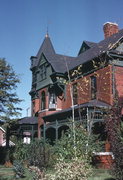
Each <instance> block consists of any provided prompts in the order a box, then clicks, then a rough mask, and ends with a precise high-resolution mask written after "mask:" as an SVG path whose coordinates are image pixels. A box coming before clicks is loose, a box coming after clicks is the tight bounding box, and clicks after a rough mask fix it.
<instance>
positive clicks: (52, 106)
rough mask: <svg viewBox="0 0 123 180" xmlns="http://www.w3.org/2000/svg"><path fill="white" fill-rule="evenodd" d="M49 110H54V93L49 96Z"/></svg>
mask: <svg viewBox="0 0 123 180" xmlns="http://www.w3.org/2000/svg"><path fill="white" fill-rule="evenodd" d="M49 109H56V95H55V93H54V92H50V94H49Z"/></svg>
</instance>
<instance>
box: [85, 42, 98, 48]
mask: <svg viewBox="0 0 123 180" xmlns="http://www.w3.org/2000/svg"><path fill="white" fill-rule="evenodd" d="M83 42H84V43H85V44H87V46H88V47H90V48H91V47H93V46H95V45H96V44H97V43H95V42H90V41H83Z"/></svg>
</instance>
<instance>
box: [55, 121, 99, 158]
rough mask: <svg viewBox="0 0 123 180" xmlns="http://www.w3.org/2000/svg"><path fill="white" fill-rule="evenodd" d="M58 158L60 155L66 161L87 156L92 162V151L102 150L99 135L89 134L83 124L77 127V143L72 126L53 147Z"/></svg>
mask: <svg viewBox="0 0 123 180" xmlns="http://www.w3.org/2000/svg"><path fill="white" fill-rule="evenodd" d="M53 149H54V154H55V156H56V159H57V158H58V159H59V157H60V158H61V159H63V160H65V161H69V160H71V159H73V157H74V158H76V157H78V158H79V157H81V158H82V157H83V158H84V159H85V158H86V159H87V160H88V162H90V160H91V157H92V153H93V152H94V151H96V152H97V151H100V149H101V143H99V142H98V136H97V135H91V136H89V135H88V132H87V131H86V130H85V129H84V128H83V126H82V125H80V124H79V125H77V126H76V127H75V143H74V138H73V130H72V128H70V129H69V130H68V131H67V132H66V133H65V134H63V135H62V138H61V139H60V140H58V141H57V142H56V144H55V146H54V147H53Z"/></svg>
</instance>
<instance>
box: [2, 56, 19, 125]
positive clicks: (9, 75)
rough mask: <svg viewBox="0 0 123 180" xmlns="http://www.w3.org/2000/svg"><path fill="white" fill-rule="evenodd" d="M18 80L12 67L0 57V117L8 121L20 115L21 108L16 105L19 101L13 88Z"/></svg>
mask: <svg viewBox="0 0 123 180" xmlns="http://www.w3.org/2000/svg"><path fill="white" fill-rule="evenodd" d="M19 82H20V80H19V78H18V76H17V75H16V73H15V72H14V70H13V68H12V67H11V66H10V65H9V64H8V63H7V61H6V60H5V59H0V119H3V120H5V121H6V122H10V120H13V118H14V117H17V116H18V115H20V112H19V111H20V110H21V108H19V107H17V106H16V105H17V104H18V103H20V102H21V100H20V99H19V98H18V96H17V94H16V92H14V91H15V89H16V88H17V84H18V83H19Z"/></svg>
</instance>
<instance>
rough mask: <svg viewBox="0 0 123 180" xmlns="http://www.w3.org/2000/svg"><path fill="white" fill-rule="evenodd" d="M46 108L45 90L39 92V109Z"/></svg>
mask: <svg viewBox="0 0 123 180" xmlns="http://www.w3.org/2000/svg"><path fill="white" fill-rule="evenodd" d="M45 108H46V96H45V92H44V91H43V92H42V93H41V110H44V109H45Z"/></svg>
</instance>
